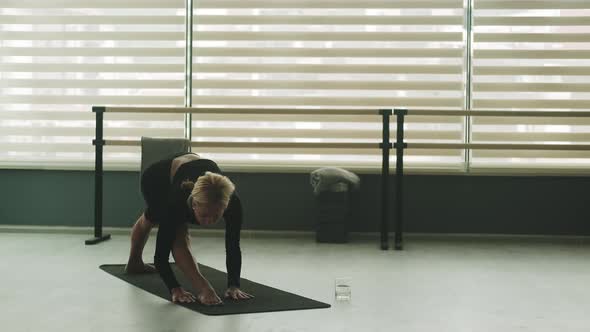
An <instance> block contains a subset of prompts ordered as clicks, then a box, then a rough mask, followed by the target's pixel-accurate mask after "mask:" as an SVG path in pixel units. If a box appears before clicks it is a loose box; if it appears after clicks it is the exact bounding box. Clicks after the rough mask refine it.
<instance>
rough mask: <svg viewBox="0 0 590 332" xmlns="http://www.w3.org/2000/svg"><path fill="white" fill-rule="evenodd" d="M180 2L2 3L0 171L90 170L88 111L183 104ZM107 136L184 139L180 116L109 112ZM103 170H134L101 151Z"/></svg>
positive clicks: (130, 157)
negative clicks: (108, 106)
mask: <svg viewBox="0 0 590 332" xmlns="http://www.w3.org/2000/svg"><path fill="white" fill-rule="evenodd" d="M184 13H185V9H184V1H165V0H161V1H139V0H134V1H113V0H102V1H92V0H79V1H44V0H37V1H8V3H7V4H6V3H3V5H2V8H0V31H1V32H0V36H1V37H0V146H1V147H0V163H1V165H2V166H3V167H12V166H18V167H33V168H46V167H47V168H73V169H78V168H89V167H93V165H94V147H93V146H92V139H93V138H94V135H95V133H94V128H95V121H94V114H93V113H92V112H91V107H92V105H113V106H114V105H147V106H183V105H184V44H185V42H184ZM104 124H105V138H107V139H113V138H117V139H139V137H140V136H141V135H146V132H149V134H148V135H150V136H174V137H182V136H183V132H184V117H183V116H182V115H181V114H176V115H166V114H158V115H149V114H136V115H133V114H106V115H105V122H104ZM105 165H106V166H108V167H120V166H123V167H127V168H129V165H134V168H135V169H137V165H139V152H138V150H137V148H133V147H108V148H106V149H105Z"/></svg>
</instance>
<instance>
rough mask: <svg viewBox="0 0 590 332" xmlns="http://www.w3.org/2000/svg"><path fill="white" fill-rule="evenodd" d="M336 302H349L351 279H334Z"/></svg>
mask: <svg viewBox="0 0 590 332" xmlns="http://www.w3.org/2000/svg"><path fill="white" fill-rule="evenodd" d="M334 291H335V295H336V301H350V300H351V296H352V278H348V277H343V278H336V280H335V282H334Z"/></svg>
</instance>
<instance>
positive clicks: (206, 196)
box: [181, 172, 236, 207]
mask: <svg viewBox="0 0 590 332" xmlns="http://www.w3.org/2000/svg"><path fill="white" fill-rule="evenodd" d="M181 186H182V187H183V188H188V187H189V186H192V191H191V194H190V196H189V197H188V201H189V202H190V201H193V202H195V203H197V204H202V205H217V204H220V205H222V206H224V207H227V205H228V204H229V200H230V198H231V195H232V194H233V193H234V190H235V189H236V187H235V185H234V184H233V182H231V180H230V179H229V178H228V177H227V176H223V175H221V174H217V173H212V172H206V173H205V175H202V176H199V178H198V179H197V182H196V183H193V182H191V181H184V182H183V183H182V184H181Z"/></svg>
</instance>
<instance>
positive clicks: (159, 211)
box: [125, 153, 252, 305]
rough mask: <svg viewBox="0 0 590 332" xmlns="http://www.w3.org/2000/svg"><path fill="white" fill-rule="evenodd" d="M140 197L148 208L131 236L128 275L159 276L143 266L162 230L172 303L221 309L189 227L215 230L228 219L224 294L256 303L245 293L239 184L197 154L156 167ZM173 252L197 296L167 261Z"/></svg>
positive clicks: (160, 255)
mask: <svg viewBox="0 0 590 332" xmlns="http://www.w3.org/2000/svg"><path fill="white" fill-rule="evenodd" d="M195 180H196V181H195ZM193 181H194V182H193ZM141 192H142V194H143V197H144V200H145V202H146V204H147V208H146V210H145V211H144V213H143V214H142V215H141V216H140V217H139V219H138V220H137V222H136V223H135V225H134V226H133V228H132V231H131V252H130V254H129V261H128V263H127V266H126V268H125V270H126V272H127V273H142V272H151V271H154V268H153V267H152V266H150V265H147V264H144V263H143V260H142V252H143V248H144V246H145V243H146V241H147V239H148V236H149V233H150V230H151V229H152V227H153V226H154V225H158V236H157V239H156V253H155V256H154V262H155V270H157V271H158V273H159V274H160V276H161V277H162V279H163V281H164V283H165V284H166V286H167V287H168V289H169V291H170V294H171V296H172V301H173V302H183V303H186V302H195V301H196V300H198V301H199V302H201V303H203V304H206V305H215V304H221V303H222V301H221V299H220V298H219V296H218V295H217V294H216V293H215V290H214V289H213V287H211V284H210V283H209V281H207V279H205V277H203V275H202V274H201V272H200V271H199V268H198V265H197V264H196V263H195V259H194V257H193V255H192V253H191V249H190V237H189V234H188V224H199V225H212V224H215V223H216V222H217V221H218V220H219V219H220V218H221V217H222V216H223V218H224V219H225V250H226V267H227V286H228V288H227V290H226V291H225V294H224V295H225V297H226V298H230V299H234V300H245V299H249V298H252V295H250V294H248V293H245V292H243V291H241V290H240V270H241V265H242V254H241V251H240V229H241V226H242V205H241V202H240V199H239V197H238V195H237V194H236V192H235V187H234V184H233V183H232V182H231V181H230V180H229V179H228V178H227V177H225V176H223V175H221V171H220V169H219V167H218V166H217V164H216V163H215V162H213V161H211V160H208V159H201V158H200V157H199V156H198V155H197V154H192V153H188V154H187V153H183V154H181V155H176V156H173V157H172V158H168V159H164V160H161V161H159V162H156V163H154V164H152V165H151V166H149V167H148V168H147V169H146V170H145V172H144V173H143V175H142V177H141ZM171 251H172V255H173V256H174V260H175V261H176V264H177V265H178V267H179V268H180V270H181V271H182V272H183V273H184V275H185V276H186V277H187V279H188V280H190V282H191V284H192V286H193V287H194V289H195V290H196V291H197V292H198V294H197V296H196V297H195V296H194V295H193V294H191V293H190V292H188V291H186V290H184V289H182V287H180V284H179V283H178V281H177V280H176V277H175V276H174V273H173V271H172V269H171V268H170V264H169V261H168V259H169V257H170V252H171Z"/></svg>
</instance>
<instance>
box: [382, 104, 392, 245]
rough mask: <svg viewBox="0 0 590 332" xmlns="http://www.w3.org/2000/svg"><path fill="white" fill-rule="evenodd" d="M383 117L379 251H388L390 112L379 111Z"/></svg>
mask: <svg viewBox="0 0 590 332" xmlns="http://www.w3.org/2000/svg"><path fill="white" fill-rule="evenodd" d="M379 114H381V115H382V116H383V142H382V143H381V144H379V147H380V148H381V151H382V153H383V160H382V162H381V250H387V249H389V149H391V142H390V141H389V118H390V116H391V110H389V109H382V110H379Z"/></svg>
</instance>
